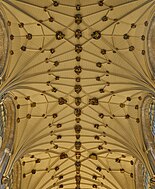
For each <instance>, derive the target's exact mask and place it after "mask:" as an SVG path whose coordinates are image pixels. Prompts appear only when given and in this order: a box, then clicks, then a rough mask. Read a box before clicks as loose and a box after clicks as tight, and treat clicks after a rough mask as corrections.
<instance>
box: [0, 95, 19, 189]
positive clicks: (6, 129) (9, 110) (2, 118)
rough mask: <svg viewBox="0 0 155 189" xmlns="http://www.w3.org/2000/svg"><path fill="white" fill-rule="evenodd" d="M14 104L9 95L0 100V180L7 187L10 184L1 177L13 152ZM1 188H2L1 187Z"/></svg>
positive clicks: (6, 179)
mask: <svg viewBox="0 0 155 189" xmlns="http://www.w3.org/2000/svg"><path fill="white" fill-rule="evenodd" d="M15 113H16V112H15V104H14V101H13V98H12V96H11V95H9V94H7V95H5V96H4V98H3V99H1V100H0V137H1V146H0V160H1V161H0V173H1V174H0V180H2V181H3V182H4V183H3V184H2V185H3V186H7V185H8V183H7V182H10V181H9V180H10V179H8V178H7V177H6V178H5V177H3V174H4V172H5V169H6V166H7V162H8V160H9V158H10V155H9V154H10V153H11V152H12V150H13V143H14V133H15ZM2 188H3V187H2Z"/></svg>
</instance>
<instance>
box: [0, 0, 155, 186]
mask: <svg viewBox="0 0 155 189" xmlns="http://www.w3.org/2000/svg"><path fill="white" fill-rule="evenodd" d="M154 8H155V1H154V0H102V1H98V0H58V1H54V0H20V1H19V0H3V1H2V2H1V9H2V11H3V13H4V15H5V23H6V28H7V33H8V38H9V39H8V40H9V44H8V55H7V62H6V65H5V66H4V69H3V72H2V77H1V80H2V81H1V86H0V90H1V96H2V95H4V96H5V95H6V94H7V95H8V96H10V98H12V99H13V103H14V105H15V111H13V113H12V116H14V115H13V114H15V133H14V140H13V149H12V151H11V152H10V153H9V159H8V163H7V166H6V169H5V171H4V176H6V177H7V176H9V175H10V174H11V172H12V169H13V167H14V166H15V163H16V162H17V161H18V162H20V164H21V170H20V175H21V179H20V180H21V182H20V184H21V186H20V187H21V188H22V189H51V188H53V189H58V188H64V189H80V188H81V189H90V188H98V189H101V188H103V189H136V171H135V167H136V162H137V161H138V160H139V161H140V162H141V163H142V164H144V165H145V167H146V168H147V170H148V172H149V174H150V175H151V176H153V174H154V172H153V170H152V167H151V165H150V163H149V159H148V156H147V153H146V149H145V144H144V139H143V134H142V132H141V131H142V119H141V116H142V115H141V110H142V104H143V101H144V99H145V97H146V96H147V95H149V94H154V87H155V83H154V80H153V75H152V71H151V70H150V66H149V58H148V50H147V48H148V47H147V34H148V30H149V23H150V18H151V15H152V13H153V11H154ZM16 174H19V172H16ZM16 176H19V175H16ZM16 188H17V186H16ZM139 189H141V188H139Z"/></svg>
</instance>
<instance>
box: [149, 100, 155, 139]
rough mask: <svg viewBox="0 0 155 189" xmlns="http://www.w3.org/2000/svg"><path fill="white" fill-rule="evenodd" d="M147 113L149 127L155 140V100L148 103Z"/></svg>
mask: <svg viewBox="0 0 155 189" xmlns="http://www.w3.org/2000/svg"><path fill="white" fill-rule="evenodd" d="M149 115H150V127H151V131H152V135H153V138H154V141H155V101H153V102H152V103H151V104H150V109H149Z"/></svg>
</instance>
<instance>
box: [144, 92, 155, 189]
mask: <svg viewBox="0 0 155 189" xmlns="http://www.w3.org/2000/svg"><path fill="white" fill-rule="evenodd" d="M142 133H143V137H144V143H145V147H146V153H147V156H148V159H149V163H150V166H151V168H152V173H153V175H155V98H154V97H153V96H151V95H150V96H147V97H146V98H145V99H144V102H143V105H142ZM145 169H146V168H145ZM144 173H145V174H144V177H145V181H146V182H145V183H146V184H145V185H146V187H145V188H146V189H147V185H148V184H147V180H149V182H150V184H151V188H153V189H154V188H155V180H154V178H153V175H152V176H151V177H149V175H148V173H147V170H145V171H144ZM148 178H149V179H148ZM145 188H144V189H145Z"/></svg>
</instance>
